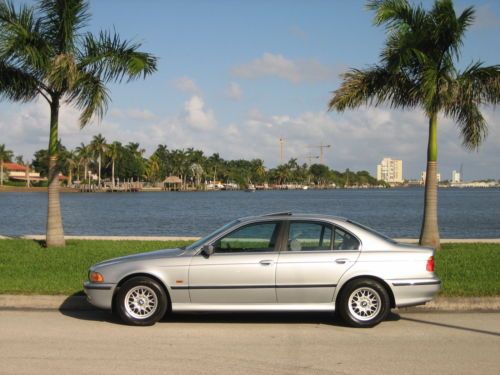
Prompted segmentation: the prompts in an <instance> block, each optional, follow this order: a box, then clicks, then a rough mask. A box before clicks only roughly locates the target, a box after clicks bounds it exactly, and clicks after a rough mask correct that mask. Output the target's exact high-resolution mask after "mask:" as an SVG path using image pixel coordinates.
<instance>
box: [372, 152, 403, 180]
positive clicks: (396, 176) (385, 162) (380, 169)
mask: <svg viewBox="0 0 500 375" xmlns="http://www.w3.org/2000/svg"><path fill="white" fill-rule="evenodd" d="M377 180H382V181H385V182H388V183H403V182H404V179H403V160H399V159H391V158H383V159H382V161H381V162H380V164H379V165H377Z"/></svg>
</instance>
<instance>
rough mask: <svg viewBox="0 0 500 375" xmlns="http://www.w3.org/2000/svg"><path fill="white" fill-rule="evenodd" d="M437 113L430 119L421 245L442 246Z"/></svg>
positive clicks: (437, 247) (436, 247)
mask: <svg viewBox="0 0 500 375" xmlns="http://www.w3.org/2000/svg"><path fill="white" fill-rule="evenodd" d="M437 194H438V186H437V114H436V113H434V114H433V115H432V116H431V117H430V119H429V143H428V146H427V171H426V176H425V198H424V217H423V220H422V229H421V231H420V245H422V246H431V247H433V248H435V249H439V248H440V241H439V228H438V212H437Z"/></svg>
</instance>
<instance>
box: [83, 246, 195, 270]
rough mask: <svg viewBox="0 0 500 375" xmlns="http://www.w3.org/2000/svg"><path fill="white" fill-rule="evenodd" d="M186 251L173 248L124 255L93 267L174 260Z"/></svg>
mask: <svg viewBox="0 0 500 375" xmlns="http://www.w3.org/2000/svg"><path fill="white" fill-rule="evenodd" d="M185 251H186V250H185V249H181V248H175V249H163V250H156V251H148V252H144V253H138V254H132V255H126V256H123V257H118V258H113V259H108V260H105V261H103V262H100V263H97V264H94V266H93V268H94V267H103V266H109V265H111V264H115V263H124V262H136V261H143V260H149V259H159V258H161V259H165V258H175V257H177V256H179V255H181V254H183V253H184V252H185Z"/></svg>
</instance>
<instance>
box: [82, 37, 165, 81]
mask: <svg viewBox="0 0 500 375" xmlns="http://www.w3.org/2000/svg"><path fill="white" fill-rule="evenodd" d="M140 47H141V44H139V43H132V42H129V41H122V40H120V38H119V36H118V35H117V34H111V33H109V32H105V31H101V33H100V34H99V37H98V38H96V37H94V36H93V35H92V34H87V35H86V36H85V39H84V41H83V48H82V51H81V54H80V58H79V67H80V68H81V69H83V70H85V71H87V72H90V73H91V74H93V75H94V76H98V77H100V78H101V79H102V80H103V81H104V82H109V81H121V80H123V79H124V78H125V77H127V79H128V80H129V81H130V80H133V79H136V78H140V77H141V76H142V77H146V76H147V75H149V74H152V73H153V72H155V71H156V60H157V59H156V57H154V56H153V55H151V54H149V53H144V52H139V51H138V49H139V48H140Z"/></svg>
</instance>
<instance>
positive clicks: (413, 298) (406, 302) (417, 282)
mask: <svg viewBox="0 0 500 375" xmlns="http://www.w3.org/2000/svg"><path fill="white" fill-rule="evenodd" d="M388 281H389V283H390V285H391V288H392V291H393V292H394V300H395V302H396V307H408V306H417V305H423V304H425V303H426V302H429V301H431V300H432V299H433V298H434V297H435V295H436V294H437V293H438V292H439V291H440V290H441V280H439V279H438V278H437V277H433V278H428V279H398V280H388Z"/></svg>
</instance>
